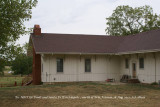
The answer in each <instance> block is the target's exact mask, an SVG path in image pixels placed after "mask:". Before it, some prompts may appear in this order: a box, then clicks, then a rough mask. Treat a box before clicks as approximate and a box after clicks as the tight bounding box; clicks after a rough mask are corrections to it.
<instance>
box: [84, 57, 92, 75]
mask: <svg viewBox="0 0 160 107" xmlns="http://www.w3.org/2000/svg"><path fill="white" fill-rule="evenodd" d="M85 72H91V59H85Z"/></svg>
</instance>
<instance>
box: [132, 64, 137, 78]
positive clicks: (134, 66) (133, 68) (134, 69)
mask: <svg viewBox="0 0 160 107" xmlns="http://www.w3.org/2000/svg"><path fill="white" fill-rule="evenodd" d="M136 75H137V74H136V63H132V78H136Z"/></svg>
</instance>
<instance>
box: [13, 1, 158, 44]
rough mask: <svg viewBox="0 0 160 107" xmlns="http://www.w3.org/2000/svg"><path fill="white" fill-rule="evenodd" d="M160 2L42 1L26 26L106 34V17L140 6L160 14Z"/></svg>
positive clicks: (21, 41) (22, 38) (22, 40)
mask: <svg viewBox="0 0 160 107" xmlns="http://www.w3.org/2000/svg"><path fill="white" fill-rule="evenodd" d="M159 4H160V0H38V4H37V6H36V7H35V8H33V10H32V18H31V20H30V21H28V22H25V26H26V27H28V28H33V26H34V25H35V24H39V25H40V27H41V32H42V33H69V34H94V35H95V34H96V35H105V34H106V33H105V28H106V18H107V17H109V16H111V14H112V13H113V10H115V9H116V7H117V6H120V5H129V6H131V7H139V6H144V5H150V6H151V7H152V8H153V11H154V13H157V14H160V5H159ZM29 36H30V35H21V36H20V39H19V40H17V42H16V43H17V44H21V45H23V44H24V43H26V42H28V41H29Z"/></svg>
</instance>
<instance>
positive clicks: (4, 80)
mask: <svg viewBox="0 0 160 107" xmlns="http://www.w3.org/2000/svg"><path fill="white" fill-rule="evenodd" d="M23 78H24V77H0V87H1V85H2V86H3V87H4V86H12V85H14V83H15V81H16V82H17V85H20V84H21V83H22V79H23Z"/></svg>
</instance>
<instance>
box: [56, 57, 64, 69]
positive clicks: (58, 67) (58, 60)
mask: <svg viewBox="0 0 160 107" xmlns="http://www.w3.org/2000/svg"><path fill="white" fill-rule="evenodd" d="M57 72H63V59H59V58H58V59H57Z"/></svg>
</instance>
